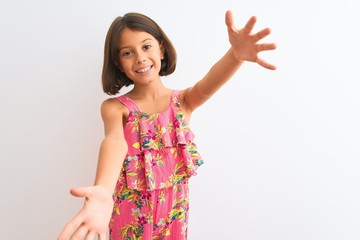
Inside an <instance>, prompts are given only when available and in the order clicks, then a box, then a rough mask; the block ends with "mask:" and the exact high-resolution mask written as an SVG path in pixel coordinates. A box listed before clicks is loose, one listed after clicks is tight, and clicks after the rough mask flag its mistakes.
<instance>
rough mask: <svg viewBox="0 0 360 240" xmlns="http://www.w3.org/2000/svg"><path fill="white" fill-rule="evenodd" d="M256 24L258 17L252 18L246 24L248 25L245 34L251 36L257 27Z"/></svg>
mask: <svg viewBox="0 0 360 240" xmlns="http://www.w3.org/2000/svg"><path fill="white" fill-rule="evenodd" d="M255 23H256V17H255V16H252V17H251V18H250V19H249V20H248V22H247V23H246V25H245V27H244V32H245V33H247V34H250V33H251V31H252V30H253V28H254V26H255Z"/></svg>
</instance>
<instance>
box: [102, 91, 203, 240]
mask: <svg viewBox="0 0 360 240" xmlns="http://www.w3.org/2000/svg"><path fill="white" fill-rule="evenodd" d="M179 93H180V91H178V90H174V91H173V92H172V95H171V100H170V106H169V107H168V108H167V109H166V110H165V111H164V112H161V113H154V114H147V113H144V112H141V111H140V110H139V108H138V107H137V106H136V104H135V102H134V101H132V100H131V99H130V98H128V97H126V96H119V97H117V99H118V100H119V101H120V102H121V103H122V104H124V105H125V106H126V107H127V108H128V109H129V117H128V120H127V122H126V124H125V126H124V134H125V138H126V141H127V144H128V152H127V155H126V157H125V160H124V162H123V166H122V170H121V173H120V176H119V179H118V182H117V184H116V188H115V192H114V210H113V214H112V218H111V221H110V224H109V227H110V240H119V239H125V240H170V239H171V240H183V239H187V226H188V225H187V224H188V211H189V188H188V179H189V178H190V177H191V176H193V175H196V169H197V168H198V167H199V166H200V165H202V164H203V160H202V158H201V156H200V155H199V153H198V151H197V147H196V145H195V143H194V142H193V139H194V134H193V133H192V131H191V130H190V128H189V125H188V123H187V122H186V120H185V118H184V115H183V112H182V109H181V106H180V102H179Z"/></svg>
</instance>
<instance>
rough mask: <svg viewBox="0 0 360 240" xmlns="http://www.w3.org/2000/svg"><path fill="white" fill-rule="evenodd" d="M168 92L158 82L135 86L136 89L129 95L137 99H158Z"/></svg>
mask: <svg viewBox="0 0 360 240" xmlns="http://www.w3.org/2000/svg"><path fill="white" fill-rule="evenodd" d="M168 90H169V89H168V88H166V87H165V86H164V85H163V84H162V82H161V81H157V82H152V83H151V84H146V85H141V84H134V88H133V89H132V90H131V91H130V92H129V93H128V94H129V95H131V96H132V98H135V99H156V98H158V97H159V96H162V95H163V94H164V93H166V92H167V91H168Z"/></svg>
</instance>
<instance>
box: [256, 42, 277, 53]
mask: <svg viewBox="0 0 360 240" xmlns="http://www.w3.org/2000/svg"><path fill="white" fill-rule="evenodd" d="M256 48H257V49H256V50H257V52H262V51H269V50H274V49H276V44H275V43H263V44H258V45H256Z"/></svg>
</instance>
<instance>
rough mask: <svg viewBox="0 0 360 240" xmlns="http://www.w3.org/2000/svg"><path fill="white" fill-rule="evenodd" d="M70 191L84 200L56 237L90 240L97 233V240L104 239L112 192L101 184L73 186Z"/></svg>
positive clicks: (59, 239)
mask: <svg viewBox="0 0 360 240" xmlns="http://www.w3.org/2000/svg"><path fill="white" fill-rule="evenodd" d="M70 193H71V194H72V195H73V196H75V197H84V198H85V202H84V205H83V207H82V208H81V209H80V211H79V212H78V214H76V215H75V217H74V218H73V219H72V220H71V221H69V222H68V223H67V224H66V225H65V227H64V229H63V230H62V231H61V233H60V234H59V236H58V238H57V239H58V240H67V239H68V238H69V237H71V238H70V239H85V240H90V239H91V240H92V239H94V237H95V236H96V235H98V238H99V240H105V238H106V234H107V230H108V226H109V222H110V218H111V213H112V210H113V199H112V194H110V193H109V191H108V190H106V189H105V188H104V187H102V186H91V187H83V188H73V189H71V190H70Z"/></svg>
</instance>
